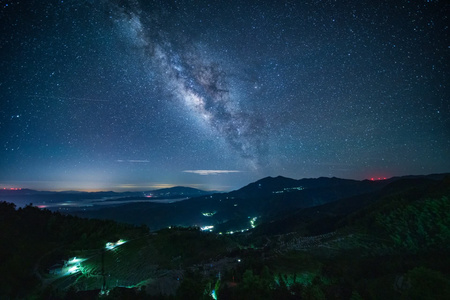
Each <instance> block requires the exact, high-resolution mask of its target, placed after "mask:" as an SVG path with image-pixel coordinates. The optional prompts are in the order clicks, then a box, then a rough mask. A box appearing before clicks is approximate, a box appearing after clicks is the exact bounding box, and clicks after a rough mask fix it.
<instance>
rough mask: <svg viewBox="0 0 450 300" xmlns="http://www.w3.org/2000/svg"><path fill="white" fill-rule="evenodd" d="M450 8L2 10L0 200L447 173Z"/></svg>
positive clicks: (102, 2) (376, 4) (6, 4)
mask: <svg viewBox="0 0 450 300" xmlns="http://www.w3.org/2000/svg"><path fill="white" fill-rule="evenodd" d="M448 16H450V7H449V5H448V4H446V1H431V0H429V1H396V0H389V1H365V0H358V1H275V0H274V1H242V0H240V1H202V0H198V1H175V0H172V1H169V0H168V1H163V0H161V1H138V0H129V1H119V0H111V1H107V0H98V1H94V0H91V1H89V0H85V1H82V0H64V1H63V0H60V1H54V0H49V1H38V0H30V1H23V0H22V1H7V0H1V1H0V47H1V48H0V54H1V60H0V70H1V72H0V76H1V77H0V105H1V106H0V146H1V147H0V187H22V188H34V189H40V190H69V189H71V190H90V191H95V190H115V191H125V190H133V191H139V190H150V189H155V188H162V187H170V186H174V185H184V186H191V187H196V188H201V189H206V190H221V191H229V190H233V189H237V188H240V187H242V186H244V185H246V184H248V183H250V182H252V181H255V180H258V179H260V178H262V177H266V176H278V175H282V176H286V177H291V178H296V179H299V178H311V177H320V176H327V177H331V176H336V177H341V178H352V179H365V178H371V177H391V176H399V175H407V174H430V173H442V172H449V171H450V90H449V82H450V81H449V80H450V66H449V64H450V39H449V25H450V21H449V17H448Z"/></svg>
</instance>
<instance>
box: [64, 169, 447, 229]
mask: <svg viewBox="0 0 450 300" xmlns="http://www.w3.org/2000/svg"><path fill="white" fill-rule="evenodd" d="M446 175H449V174H433V175H428V176H408V179H414V178H418V179H420V180H433V181H435V180H439V179H443V178H444V177H445V176H446ZM402 178H403V177H398V178H390V179H386V180H379V181H371V180H361V181H358V180H350V179H340V178H326V177H320V178H316V179H300V180H296V179H292V178H286V177H282V176H278V177H266V178H263V179H261V180H258V181H256V182H253V183H250V184H248V185H246V186H244V187H242V188H241V189H238V190H235V191H232V192H229V193H215V194H210V195H204V196H199V197H194V198H191V199H189V200H186V201H181V202H176V203H171V204H156V203H134V204H126V205H122V206H120V207H108V208H104V209H102V210H86V211H76V212H71V213H74V214H76V215H79V216H86V217H95V218H110V219H114V220H118V221H121V222H128V223H134V224H137V225H140V224H146V225H148V226H149V227H150V229H151V230H157V229H160V228H164V227H168V226H171V225H172V226H173V225H175V226H215V227H214V228H215V229H214V230H215V231H229V230H240V229H248V228H249V227H250V225H249V219H250V218H254V217H257V218H260V219H265V220H270V219H273V218H277V217H279V216H280V214H281V215H282V214H283V213H286V212H293V211H296V210H299V209H307V208H313V207H318V206H321V205H327V204H328V203H330V205H331V204H332V203H334V202H336V201H339V200H341V199H349V198H352V197H353V198H354V199H356V200H354V201H356V202H354V203H355V205H356V207H358V199H359V198H361V199H364V197H366V196H364V195H370V194H373V193H376V192H377V191H380V190H381V189H383V188H385V187H387V186H388V185H390V184H391V183H393V182H396V181H399V180H402ZM358 197H359V198H358Z"/></svg>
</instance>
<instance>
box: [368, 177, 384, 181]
mask: <svg viewBox="0 0 450 300" xmlns="http://www.w3.org/2000/svg"><path fill="white" fill-rule="evenodd" d="M370 180H372V181H375V180H386V177H378V178H375V177H372V178H370Z"/></svg>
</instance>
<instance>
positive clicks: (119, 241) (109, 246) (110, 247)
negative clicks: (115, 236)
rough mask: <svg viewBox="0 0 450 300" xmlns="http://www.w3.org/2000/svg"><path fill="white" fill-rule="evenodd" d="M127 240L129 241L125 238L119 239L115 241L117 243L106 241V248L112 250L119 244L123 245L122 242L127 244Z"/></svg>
mask: <svg viewBox="0 0 450 300" xmlns="http://www.w3.org/2000/svg"><path fill="white" fill-rule="evenodd" d="M126 242H127V241H125V240H123V239H120V240H118V241H117V242H115V243H111V242H108V243H106V246H105V248H106V249H108V250H112V249H114V248H116V247H117V246H120V245H122V244H125V243H126Z"/></svg>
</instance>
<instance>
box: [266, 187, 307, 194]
mask: <svg viewBox="0 0 450 300" xmlns="http://www.w3.org/2000/svg"><path fill="white" fill-rule="evenodd" d="M304 189H305V188H304V187H302V186H296V187H290V188H284V189H283V190H282V191H273V192H272V194H282V193H284V192H291V191H294V190H296V191H303V190H304Z"/></svg>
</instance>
